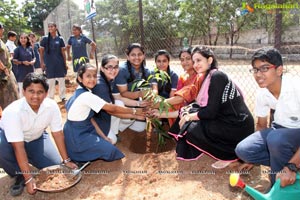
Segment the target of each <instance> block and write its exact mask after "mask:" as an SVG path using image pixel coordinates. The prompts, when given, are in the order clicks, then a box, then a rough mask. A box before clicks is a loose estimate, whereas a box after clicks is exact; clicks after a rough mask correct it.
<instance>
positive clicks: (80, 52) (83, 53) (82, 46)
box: [68, 35, 92, 72]
mask: <svg viewBox="0 0 300 200" xmlns="http://www.w3.org/2000/svg"><path fill="white" fill-rule="evenodd" d="M91 42H92V40H91V39H89V38H87V37H86V36H85V35H80V36H79V37H78V38H77V37H75V36H73V35H72V36H71V37H70V38H69V40H68V45H71V46H72V58H73V66H74V71H75V72H77V71H78V68H79V63H78V64H77V65H75V63H74V60H75V59H78V58H81V57H85V58H86V59H88V54H87V50H86V44H90V43H91ZM87 62H88V60H87Z"/></svg>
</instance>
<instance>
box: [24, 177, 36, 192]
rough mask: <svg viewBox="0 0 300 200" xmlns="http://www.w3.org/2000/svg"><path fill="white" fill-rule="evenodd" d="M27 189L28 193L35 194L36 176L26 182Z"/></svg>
mask: <svg viewBox="0 0 300 200" xmlns="http://www.w3.org/2000/svg"><path fill="white" fill-rule="evenodd" d="M26 190H27V192H28V194H31V195H34V194H35V193H36V192H37V189H36V183H35V179H34V178H32V180H31V181H30V182H29V183H27V184H26Z"/></svg>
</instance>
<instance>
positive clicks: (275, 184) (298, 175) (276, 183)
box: [273, 172, 300, 190]
mask: <svg viewBox="0 0 300 200" xmlns="http://www.w3.org/2000/svg"><path fill="white" fill-rule="evenodd" d="M299 180H300V173H299V172H297V173H296V181H299ZM273 187H274V188H275V189H276V190H278V189H279V188H280V187H281V186H280V179H277V180H276V182H275V183H274V185H273Z"/></svg>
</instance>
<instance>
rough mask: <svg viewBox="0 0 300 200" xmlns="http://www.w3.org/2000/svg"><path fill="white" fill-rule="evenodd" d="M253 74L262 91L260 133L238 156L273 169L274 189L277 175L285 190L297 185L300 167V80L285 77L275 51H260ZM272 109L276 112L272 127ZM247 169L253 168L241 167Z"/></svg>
mask: <svg viewBox="0 0 300 200" xmlns="http://www.w3.org/2000/svg"><path fill="white" fill-rule="evenodd" d="M250 72H252V73H253V76H254V79H255V80H256V82H257V84H258V86H259V87H260V88H259V90H258V93H257V97H256V107H255V115H256V116H257V124H256V132H255V133H253V134H252V135H250V136H248V137H247V138H245V139H244V140H242V141H241V142H240V143H239V144H238V145H237V147H236V150H235V152H236V154H237V156H238V157H239V158H240V159H242V160H243V161H245V162H246V163H251V164H259V165H266V166H270V171H269V172H270V173H269V174H270V177H271V185H273V184H274V182H275V180H276V174H277V178H280V179H281V186H286V185H289V184H293V183H294V182H295V180H296V172H297V170H298V168H299V167H300V150H299V146H300V87H299V85H300V79H299V77H291V76H288V75H283V63H282V57H281V55H280V53H279V51H278V50H277V49H275V48H262V49H259V50H257V51H256V52H255V53H254V55H253V56H252V69H251V70H250ZM270 109H273V110H275V112H274V120H273V121H272V124H271V127H268V115H269V113H270ZM297 155H298V156H297ZM243 167H244V168H243ZM247 168H248V169H249V168H250V165H247V164H246V165H244V166H242V167H241V169H247ZM279 172H280V173H279Z"/></svg>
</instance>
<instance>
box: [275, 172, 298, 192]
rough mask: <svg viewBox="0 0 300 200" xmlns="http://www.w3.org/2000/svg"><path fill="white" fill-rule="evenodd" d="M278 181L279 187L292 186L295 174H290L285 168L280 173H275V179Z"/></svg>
mask: <svg viewBox="0 0 300 200" xmlns="http://www.w3.org/2000/svg"><path fill="white" fill-rule="evenodd" d="M278 178H279V179H280V185H281V187H285V186H288V185H292V184H294V183H295V181H296V172H292V171H291V170H289V169H288V168H287V167H284V168H283V169H282V171H280V172H279V173H277V175H276V179H278Z"/></svg>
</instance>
